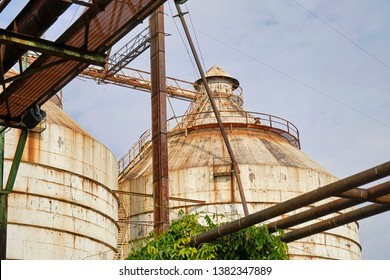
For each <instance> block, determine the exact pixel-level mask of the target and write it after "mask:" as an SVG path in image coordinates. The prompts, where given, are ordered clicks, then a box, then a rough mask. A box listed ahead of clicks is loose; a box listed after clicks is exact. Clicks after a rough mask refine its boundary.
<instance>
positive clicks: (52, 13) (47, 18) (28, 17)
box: [3, 0, 72, 72]
mask: <svg viewBox="0 0 390 280" xmlns="http://www.w3.org/2000/svg"><path fill="white" fill-rule="evenodd" d="M3 2H4V1H3ZM71 4H72V3H67V2H64V1H62V0H30V1H28V3H27V4H26V6H25V7H24V8H23V9H22V11H21V12H20V13H19V14H18V15H17V16H16V17H15V19H14V20H13V21H12V22H11V23H10V24H9V25H8V27H7V30H8V31H12V32H17V33H22V34H25V35H31V36H35V37H41V36H42V35H43V34H44V33H45V32H46V30H47V29H48V28H49V27H50V26H52V25H53V23H54V22H56V21H57V19H58V17H59V16H60V15H62V14H63V13H64V12H65V11H66V10H67V9H68V8H69V7H70V6H71ZM24 52H25V51H24V50H21V49H15V48H12V47H5V49H4V61H3V67H4V72H7V71H8V70H9V69H11V67H12V66H13V65H14V64H15V63H17V62H18V59H19V57H21V56H22V55H23V53H24Z"/></svg>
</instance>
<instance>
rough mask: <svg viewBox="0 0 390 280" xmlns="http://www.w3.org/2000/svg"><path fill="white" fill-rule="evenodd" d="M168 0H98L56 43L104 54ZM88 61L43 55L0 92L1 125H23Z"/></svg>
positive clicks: (79, 71)
mask: <svg viewBox="0 0 390 280" xmlns="http://www.w3.org/2000/svg"><path fill="white" fill-rule="evenodd" d="M165 1H166V0H139V1H130V0H99V1H95V4H94V5H93V6H92V7H90V8H89V9H88V10H86V12H85V13H84V14H83V15H82V16H80V18H79V19H78V20H77V21H76V22H75V23H74V24H73V25H72V26H71V27H69V29H68V30H66V31H65V32H64V33H63V35H62V36H60V37H59V38H58V39H57V40H56V43H58V44H65V45H67V46H71V47H75V48H80V50H86V51H91V52H97V53H101V54H103V53H104V52H105V51H107V50H108V49H109V48H110V47H111V46H112V45H114V44H115V43H116V42H117V41H118V40H119V39H121V38H122V37H123V36H125V35H126V34H127V33H128V32H129V31H131V30H132V29H133V28H134V27H136V26H137V25H138V24H139V23H141V22H142V20H144V19H145V18H146V17H147V16H149V15H150V14H151V13H152V12H153V11H154V10H155V9H156V8H158V7H159V6H160V5H162V4H163V3H164V2H165ZM87 66H88V64H87V63H83V62H79V61H75V60H69V59H63V58H60V57H55V56H52V55H48V54H42V55H41V56H40V57H39V58H38V59H37V60H36V61H35V62H34V63H33V64H32V65H30V67H28V68H27V69H26V71H25V72H24V73H23V74H22V75H21V76H20V79H19V80H16V81H14V82H12V83H11V84H10V85H9V86H8V87H7V88H6V89H5V90H4V91H3V92H2V93H1V94H0V124H2V125H7V126H14V127H18V126H20V124H19V122H20V119H21V117H22V115H23V113H24V112H25V111H26V109H28V108H30V107H31V106H34V105H38V106H40V105H42V104H43V103H44V102H46V101H47V100H48V99H49V98H50V97H52V96H53V95H54V94H55V93H56V92H58V91H59V90H60V89H61V88H63V87H64V86H65V85H66V84H68V83H69V82H70V81H71V80H72V79H74V78H75V77H76V76H77V75H78V74H79V73H81V72H82V71H83V70H84V69H85V68H86V67H87Z"/></svg>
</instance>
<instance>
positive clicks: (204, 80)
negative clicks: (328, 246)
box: [175, 1, 249, 216]
mask: <svg viewBox="0 0 390 280" xmlns="http://www.w3.org/2000/svg"><path fill="white" fill-rule="evenodd" d="M175 5H176V9H177V12H178V16H179V18H180V20H181V23H182V25H183V29H184V32H185V34H186V37H187V40H188V43H189V45H190V48H191V51H192V54H193V56H194V59H195V62H196V65H197V67H198V70H199V73H200V76H201V77H202V82H203V84H204V86H205V89H206V92H207V95H208V97H209V100H210V103H211V107H212V108H213V111H214V115H215V118H216V119H217V123H218V127H219V130H220V131H221V134H222V138H223V141H224V142H225V146H226V148H227V150H228V153H229V156H230V159H231V161H232V166H233V170H234V174H235V175H236V181H237V186H238V190H239V192H240V197H241V203H242V207H243V209H244V214H245V216H248V215H249V212H248V205H247V203H246V198H245V193H244V189H243V186H242V181H241V176H240V170H239V168H238V164H237V160H236V157H235V156H234V152H233V149H232V147H231V145H230V142H229V138H228V137H227V134H226V131H225V128H224V126H223V124H222V120H221V116H220V114H219V112H218V108H217V105H216V104H215V101H214V99H213V96H212V94H211V90H210V87H209V84H208V82H207V79H206V75H205V73H204V72H203V69H202V64H201V63H200V60H199V57H198V54H197V52H196V49H195V46H194V43H193V41H192V38H191V35H190V32H189V30H188V27H187V23H186V21H185V19H184V16H183V12H182V10H181V8H180V5H179V4H178V2H177V1H175Z"/></svg>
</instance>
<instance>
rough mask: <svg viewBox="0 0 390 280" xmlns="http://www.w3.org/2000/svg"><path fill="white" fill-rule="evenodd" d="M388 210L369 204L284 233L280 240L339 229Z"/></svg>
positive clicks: (385, 206)
mask: <svg viewBox="0 0 390 280" xmlns="http://www.w3.org/2000/svg"><path fill="white" fill-rule="evenodd" d="M388 210H390V205H378V204H371V205H368V206H365V207H362V208H359V209H356V210H354V211H351V212H348V213H345V214H340V215H338V216H337V217H334V218H330V219H327V220H325V221H321V222H318V223H315V224H313V225H309V226H306V227H303V228H300V229H297V230H293V231H291V232H288V233H286V234H285V235H284V236H282V238H281V239H282V241H284V242H286V243H288V242H292V241H295V240H298V239H301V238H304V237H307V236H310V235H314V234H317V233H320V232H323V231H326V230H329V229H332V228H335V227H339V226H342V225H345V224H348V223H351V222H355V221H358V220H361V219H364V218H368V217H371V216H374V215H377V214H380V213H383V212H386V211H388Z"/></svg>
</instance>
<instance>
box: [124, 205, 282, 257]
mask: <svg viewBox="0 0 390 280" xmlns="http://www.w3.org/2000/svg"><path fill="white" fill-rule="evenodd" d="M198 220H199V214H190V215H184V213H183V212H180V213H179V219H177V220H175V221H173V222H172V223H171V225H170V227H169V229H168V230H167V232H165V233H164V234H162V235H159V236H155V235H154V234H153V233H152V234H151V235H150V237H149V238H148V240H147V241H146V244H145V245H144V246H143V247H141V248H140V249H138V250H137V249H133V250H132V252H131V253H130V254H129V256H128V258H127V259H129V260H285V259H288V258H289V257H288V252H287V251H288V248H287V245H286V243H284V242H282V241H281V240H280V237H279V236H278V235H272V234H270V233H269V232H268V229H267V227H266V226H265V225H263V226H260V227H256V226H252V227H249V228H247V229H244V230H241V231H238V232H236V233H233V234H230V235H227V236H224V237H221V238H219V239H217V240H215V241H213V242H211V243H205V244H202V245H201V246H200V247H198V248H195V247H193V246H192V245H191V238H192V237H193V236H195V235H197V234H199V233H202V232H205V231H207V230H210V229H212V228H215V227H217V226H218V225H217V224H215V223H214V222H213V220H212V219H211V218H210V217H209V216H207V215H206V216H205V217H204V221H205V225H202V224H201V223H199V222H198ZM279 233H280V234H283V233H282V232H281V231H280V232H279Z"/></svg>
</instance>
